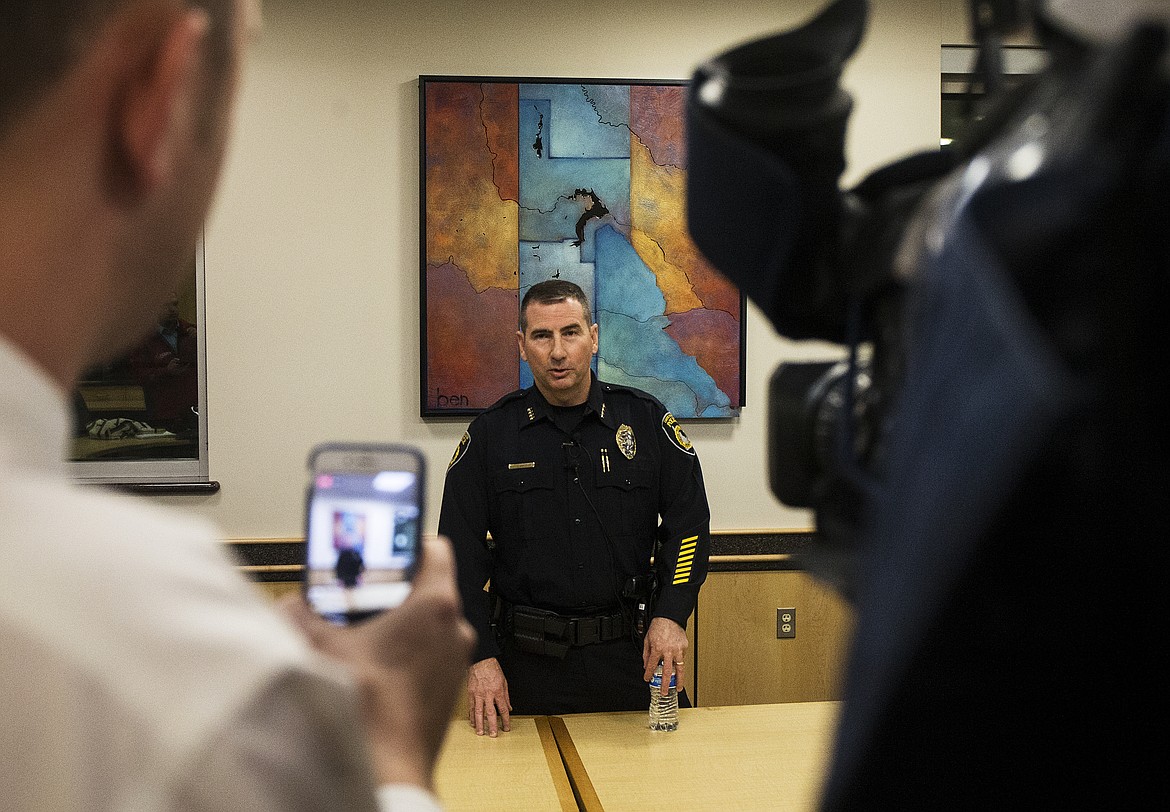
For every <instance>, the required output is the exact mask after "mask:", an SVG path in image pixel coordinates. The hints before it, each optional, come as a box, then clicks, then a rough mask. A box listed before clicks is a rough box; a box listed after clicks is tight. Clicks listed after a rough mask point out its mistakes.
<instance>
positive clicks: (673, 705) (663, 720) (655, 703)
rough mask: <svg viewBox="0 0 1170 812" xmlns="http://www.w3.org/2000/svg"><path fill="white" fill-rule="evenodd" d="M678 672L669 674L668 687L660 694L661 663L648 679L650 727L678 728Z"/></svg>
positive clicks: (654, 728) (658, 728) (662, 728)
mask: <svg viewBox="0 0 1170 812" xmlns="http://www.w3.org/2000/svg"><path fill="white" fill-rule="evenodd" d="M677 677H678V673H677V672H676V673H674V674H671V675H670V689H669V691H668V693H667V694H666V696H663V695H662V663H659V664H658V668H657V670H655V672H654V676H653V677H652V678H651V679H650V729H651V730H678V680H677Z"/></svg>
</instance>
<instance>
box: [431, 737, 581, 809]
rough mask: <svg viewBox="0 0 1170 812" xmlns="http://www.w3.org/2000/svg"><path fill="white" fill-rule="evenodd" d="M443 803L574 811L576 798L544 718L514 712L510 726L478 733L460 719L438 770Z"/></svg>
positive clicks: (465, 806)
mask: <svg viewBox="0 0 1170 812" xmlns="http://www.w3.org/2000/svg"><path fill="white" fill-rule="evenodd" d="M435 788H436V791H437V793H438V796H439V798H440V800H442V802H443V805H444V806H445V807H446V808H447V809H448V810H450V811H451V812H456V811H457V810H461V809H467V810H497V809H498V810H509V812H512V811H514V810H518V809H534V810H537V809H538V810H576V809H577V802H576V801H575V800H574V798H573V790H572V788H571V787H570V786H569V779H568V776H567V775H566V773H565V768H564V765H563V764H562V763H561V757H560V754H559V752H558V751H557V745H556V742H555V741H554V740H553V734H552V729H551V727H550V724H549V720H548V719H547V718H546V717H543V716H541V717H536V718H533V717H525V716H513V717H512V730H511V731H509V732H508V733H501V734H500V735H499V736H498V737H496V738H494V739H492V738H490V737H488V736H477V735H475V731H474V730H473V729H472V727H471V725H469V724H468V723H467V720H466V719H457V720H455V721H453V722H452V723H451V726H450V727H449V728H448V730H447V739H446V742H445V743H444V745H443V752H442V755H440V757H439V764H438V767H437V768H436V770H435Z"/></svg>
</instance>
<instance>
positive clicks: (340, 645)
mask: <svg viewBox="0 0 1170 812" xmlns="http://www.w3.org/2000/svg"><path fill="white" fill-rule="evenodd" d="M424 545H425V546H424V552H423V556H422V565H421V566H420V567H419V570H418V573H417V574H416V575H415V578H414V587H413V589H412V590H411V592H410V595H409V596H408V597H407V598H406V600H405V601H403V603H402V605H401V606H399V607H397V608H395V609H391V610H389V611H387V612H384V613H382V614H381V615H378V616H377V617H374V618H371V619H369V620H366V621H363V622H361V623H357V624H354V625H352V626H347V627H344V628H342V627H339V626H334V625H333V624H332V623H329V622H327V621H325V620H323V619H322V618H320V617H318V616H317V615H316V614H315V613H314V612H313V610H312V609H310V608H309V607H308V605H307V604H306V603H305V601H304V599H303V598H298V599H292V600H287V601H286V602H285V604H284V609H285V611H286V613H287V614H288V615H289V616H290V618H291V619H292V620H293V622H294V623H295V624H296V625H297V626H298V627H300V629H301V631H302V632H304V634H305V636H306V637H307V638H308V640H309V642H310V643H311V644H312V646H313V647H314V648H316V649H317V650H318V651H320V652H322V653H324V654H325V655H327V656H330V657H333V658H334V659H336V660H338V661H340V662H342V663H343V664H345V665H346V666H348V668H349V670H350V672H351V673H352V674H353V676H354V678H355V680H356V681H357V684H358V690H359V693H360V697H361V712H362V717H363V721H364V722H365V729H366V735H367V740H368V741H369V744H370V754H371V757H372V760H373V764H374V768H375V771H376V773H377V777H378V780H379V782H380V783H382V784H414V785H417V786H421V787H425V788H427V789H431V788H432V784H433V773H434V768H435V762H436V760H437V759H438V756H439V750H440V749H441V748H442V745H443V736H444V735H445V734H446V732H447V727H448V725H449V724H450V720H451V709H452V708H453V707H454V706H455V700H456V699H457V698H458V696H459V676H460V673H461V672H462V670H463V668H464V667H465V666H466V664H467V661H468V659H469V657H470V654H471V650H472V647H473V646H474V645H475V631H474V630H473V629H472V628H471V625H470V624H469V623H467V621H466V620H464V619H463V611H462V609H461V608H460V601H459V592H458V590H457V589H456V587H455V564H454V557H453V556H452V553H451V547H450V545H449V544H448V543H447V541H446V539H440V538H434V537H429V538H427V539H425V541H424Z"/></svg>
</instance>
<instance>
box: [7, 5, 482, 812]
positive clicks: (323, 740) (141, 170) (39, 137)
mask: <svg viewBox="0 0 1170 812" xmlns="http://www.w3.org/2000/svg"><path fill="white" fill-rule="evenodd" d="M258 14H259V8H258V6H257V5H253V4H251V3H248V2H246V0H200V2H183V1H182V0H88V1H87V2H81V1H80V0H74V2H68V3H67V2H64V0H9V2H6V3H4V4H3V5H2V6H0V290H2V291H3V295H0V382H2V383H0V517H2V525H0V526H2V528H3V529H2V530H0V559H2V560H3V561H4V567H3V570H2V574H0V684H2V685H3V686H4V691H3V695H2V697H0V730H3V731H4V733H5V739H4V744H3V745H2V750H0V785H2V786H3V787H4V801H3V803H4V806H5V807H6V808H11V809H22V810H40V809H44V810H50V809H51V810H71V809H77V810H82V809H84V810H95V809H149V810H156V809H183V810H202V809H230V810H243V809H247V810H265V809H272V810H276V809H279V810H296V809H346V810H349V809H374V808H377V807H378V805H379V804H381V805H382V806H383V807H384V808H385V807H388V806H389V805H390V804H391V803H393V804H394V805H395V807H396V808H414V809H431V808H434V807H435V800H434V797H433V796H432V795H431V794H430V793H429V792H428V790H429V789H430V788H431V782H432V771H433V767H434V763H435V760H436V758H437V755H438V752H439V749H440V747H441V744H442V737H443V733H444V731H445V730H446V726H447V722H448V719H449V716H450V713H451V708H452V705H453V703H454V699H455V696H456V693H457V691H458V687H459V686H458V683H459V679H460V677H461V675H462V669H463V668H464V667H465V666H466V663H467V654H468V652H469V650H470V647H471V645H472V640H473V633H472V632H471V630H470V629H469V627H468V626H467V625H466V624H465V623H464V622H463V621H462V620H461V616H460V606H459V601H458V597H457V593H456V590H455V587H454V582H453V577H452V565H451V557H450V552H449V549H448V547H447V545H446V544H445V543H442V542H438V541H432V542H429V543H428V544H427V546H426V551H425V556H424V562H425V563H424V565H423V568H422V570H421V571H420V572H419V574H418V578H417V585H416V589H415V591H414V593H413V594H412V596H411V598H410V599H409V600H407V601H406V603H404V604H403V605H402V607H401V608H400V609H397V610H395V611H393V612H390V613H387V614H386V615H384V616H382V617H380V618H377V619H375V620H373V621H371V622H368V623H366V624H363V625H361V626H356V627H352V628H348V629H338V628H335V627H333V626H330V625H329V624H327V623H325V622H324V621H322V620H320V619H318V618H316V617H315V616H312V615H310V614H309V613H308V611H307V610H306V609H305V608H304V606H303V604H299V603H298V604H297V605H296V606H293V607H290V612H291V613H293V614H294V616H295V619H296V620H297V622H298V624H299V625H300V626H301V629H302V632H303V633H298V632H297V631H296V630H294V628H293V627H291V626H290V625H289V624H288V623H287V622H285V621H284V620H282V619H281V618H280V616H279V615H278V614H277V613H275V612H273V611H272V610H271V609H270V608H269V607H268V606H267V605H266V604H265V602H264V601H263V599H262V598H260V597H259V596H258V595H257V594H256V593H255V591H254V590H253V589H252V588H251V587H250V586H249V585H248V584H246V583H245V582H244V581H243V580H242V579H241V578H240V577H239V576H238V575H237V574H236V573H235V572H234V571H233V567H232V564H231V562H230V561H229V559H228V558H227V556H226V555H225V554H224V553H223V552H222V550H221V548H220V546H219V544H218V543H217V542H216V538H217V536H218V534H217V532H216V531H215V529H214V528H212V527H210V526H206V525H204V524H203V523H201V522H199V521H196V520H192V519H188V518H183V517H181V516H178V515H174V514H172V513H170V512H166V511H163V510H157V509H154V508H152V507H149V506H144V505H142V504H141V503H137V502H132V501H129V500H126V499H119V498H115V497H112V496H109V495H104V494H101V493H98V492H96V491H87V490H83V489H81V488H79V487H76V486H74V485H72V484H70V483H69V482H68V480H67V477H66V470H65V468H64V465H63V463H62V462H61V460H62V459H63V456H64V451H65V448H66V443H67V435H68V433H69V404H68V400H67V397H66V396H67V393H68V392H69V391H70V390H71V388H72V386H73V384H74V380H75V378H76V377H77V375H78V374H79V373H80V371H81V370H83V369H84V368H86V367H87V366H89V365H91V364H94V363H97V362H100V361H102V360H105V359H107V358H108V357H110V356H112V355H115V354H117V353H118V352H120V351H125V350H126V349H128V348H129V347H131V346H133V345H134V344H135V343H136V342H137V341H138V340H139V339H140V338H141V337H142V336H143V335H144V334H145V333H146V332H147V330H148V329H149V328H150V326H151V325H152V323H153V321H154V319H155V317H156V315H157V314H158V312H159V310H160V309H161V307H162V305H163V304H164V303H165V302H166V300H167V298H168V297H169V296H171V295H172V291H174V290H175V289H176V287H177V286H178V284H177V283H178V281H179V280H178V275H179V274H180V272H181V269H182V268H184V267H185V266H186V265H187V264H188V262H187V258H188V257H189V256H190V255H191V252H192V250H193V248H194V244H195V236H196V233H197V231H198V229H199V228H200V224H201V223H202V222H203V219H204V217H205V215H206V213H207V210H208V207H209V204H210V201H211V197H212V192H213V190H214V186H215V180H216V177H217V175H218V172H219V168H220V163H221V160H222V157H223V153H224V147H225V143H226V141H227V134H228V129H229V127H228V124H229V119H230V111H231V107H232V100H233V96H234V86H235V83H236V80H237V75H238V71H239V60H240V57H241V51H242V49H243V47H244V43H245V40H246V39H247V38H248V37H249V36H250V35H251V33H252V32H253V31H254V30H255V28H256V26H257V24H258ZM379 785H380V786H381V788H380V789H379V788H378V787H379Z"/></svg>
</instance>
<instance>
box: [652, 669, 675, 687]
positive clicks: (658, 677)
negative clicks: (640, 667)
mask: <svg viewBox="0 0 1170 812" xmlns="http://www.w3.org/2000/svg"><path fill="white" fill-rule="evenodd" d="M650 687H651V688H658V689H660V690H661V688H662V672H661V671H655V672H654V676H653V677H651V678H650ZM670 687H671V688H677V687H678V673H677V672H676V673H674V674H671V675H670Z"/></svg>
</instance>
